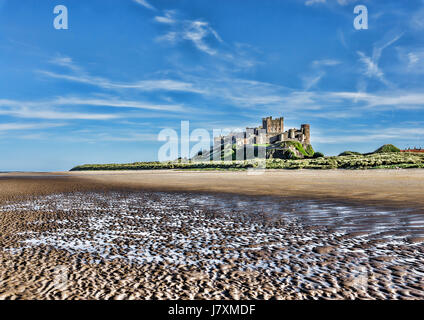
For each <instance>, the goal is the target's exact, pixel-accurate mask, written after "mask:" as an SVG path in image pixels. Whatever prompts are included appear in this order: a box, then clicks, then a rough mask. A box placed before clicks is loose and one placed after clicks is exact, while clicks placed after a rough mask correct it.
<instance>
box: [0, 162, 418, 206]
mask: <svg viewBox="0 0 424 320" xmlns="http://www.w3.org/2000/svg"><path fill="white" fill-rule="evenodd" d="M90 190H103V191H108V190H129V191H131V190H146V191H157V192H195V193H220V194H240V195H248V196H276V197H281V198H293V199H299V200H307V199H310V200H320V201H330V202H332V201H342V202H349V203H356V204H359V205H375V206H379V207H401V208H405V207H409V208H417V209H418V210H419V211H422V210H423V209H424V198H423V197H422V190H424V170H421V169H408V170H385V169H383V170H382V169H377V170H306V169H305V170H265V171H263V172H262V173H260V174H257V175H255V174H253V175H252V174H249V173H248V172H247V171H183V170H142V171H131V170H129V171H73V172H52V173H31V174H29V173H3V174H0V200H1V198H2V197H3V198H4V197H6V198H8V197H15V196H23V197H26V196H32V195H47V194H53V193H61V192H74V191H77V192H84V191H90ZM0 202H1V201H0Z"/></svg>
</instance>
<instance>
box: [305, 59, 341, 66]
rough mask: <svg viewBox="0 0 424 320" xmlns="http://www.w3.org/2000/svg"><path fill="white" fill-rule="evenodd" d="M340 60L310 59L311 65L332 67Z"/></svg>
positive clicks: (339, 62)
mask: <svg viewBox="0 0 424 320" xmlns="http://www.w3.org/2000/svg"><path fill="white" fill-rule="evenodd" d="M341 63H342V62H341V61H339V60H336V59H322V60H314V61H312V65H313V66H315V67H322V66H323V67H332V66H337V65H339V64H341Z"/></svg>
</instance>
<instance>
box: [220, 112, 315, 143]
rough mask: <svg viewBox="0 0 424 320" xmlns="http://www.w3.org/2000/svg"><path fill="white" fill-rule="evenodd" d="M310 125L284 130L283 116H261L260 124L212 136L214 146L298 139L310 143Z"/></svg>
mask: <svg viewBox="0 0 424 320" xmlns="http://www.w3.org/2000/svg"><path fill="white" fill-rule="evenodd" d="M310 130H311V128H310V125H309V124H302V125H301V127H300V129H289V130H287V131H284V118H283V117H280V118H277V119H272V117H267V118H262V126H259V127H256V128H246V131H244V132H232V133H230V134H228V135H226V136H219V137H214V147H219V146H221V145H223V144H227V143H232V144H235V145H237V146H243V145H246V144H273V143H277V142H283V141H298V142H300V143H301V144H302V145H304V146H307V145H310V144H311V136H310V132H311V131H310Z"/></svg>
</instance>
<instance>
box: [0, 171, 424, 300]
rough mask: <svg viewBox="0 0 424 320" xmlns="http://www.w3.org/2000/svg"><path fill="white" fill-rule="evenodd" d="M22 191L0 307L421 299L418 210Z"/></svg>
mask: <svg viewBox="0 0 424 320" xmlns="http://www.w3.org/2000/svg"><path fill="white" fill-rule="evenodd" d="M25 181H26V185H27V186H28V188H31V186H32V187H34V190H35V191H33V193H31V194H30V195H26V196H24V195H22V196H21V197H20V198H19V197H18V198H19V199H18V198H16V197H14V196H13V194H14V192H9V193H7V192H3V193H4V194H6V196H4V197H3V200H2V201H1V202H0V203H1V204H0V228H1V233H0V234H1V235H0V245H1V248H2V251H1V252H0V270H1V271H0V298H2V299H17V298H21V299H33V298H38V299H54V298H59V299H60V298H68V299H111V298H114V299H316V298H321V299H324V298H325V299H351V298H361V299H422V298H424V281H423V280H424V245H423V241H424V238H423V237H422V232H423V224H424V223H423V220H422V218H421V215H420V212H418V211H417V208H399V207H393V208H390V209H389V208H387V207H385V208H382V207H381V208H380V207H363V206H355V205H351V204H345V203H340V202H337V203H336V202H328V201H327V202H323V201H317V200H299V199H297V200H295V199H290V198H284V199H281V198H278V199H277V198H272V197H252V196H250V197H245V196H229V195H227V196H224V195H217V194H215V195H211V194H209V195H207V194H197V193H172V192H156V191H155V192H154V191H137V190H124V189H119V188H117V187H116V186H114V187H113V188H109V189H108V188H105V189H104V190H99V189H101V187H102V186H101V184H92V185H89V184H86V185H84V184H81V185H77V184H75V183H76V182H75V181H74V182H73V183H72V184H69V183H67V182H66V179H65V180H64V182H61V181H62V180H60V179H59V180H55V181H56V182H57V184H56V186H55V187H52V186H51V185H50V183H51V182H49V181H47V180H45V181H44V182H43V183H42V184H41V185H40V184H38V187H39V188H41V187H42V188H44V189H43V190H44V191H43V195H37V188H36V187H35V186H36V185H37V183H36V182H33V185H31V182H30V181H28V180H25ZM21 182H22V181H21ZM56 182H55V183H56ZM13 183H15V184H16V185H14V186H15V187H16V186H20V184H19V183H20V182H19V181H14V182H13ZM38 183H39V182H38ZM50 188H51V189H52V190H53V189H55V188H56V189H59V190H62V191H60V192H51V189H50ZM82 189H83V190H82ZM90 189H91V190H90ZM9 190H12V191H13V185H10V186H9ZM39 192H41V191H39Z"/></svg>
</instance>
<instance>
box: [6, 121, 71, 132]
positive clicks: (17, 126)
mask: <svg viewBox="0 0 424 320" xmlns="http://www.w3.org/2000/svg"><path fill="white" fill-rule="evenodd" d="M65 125H66V124H65V123H18V122H13V123H11V122H9V123H0V131H2V132H4V131H11V130H15V131H18V130H28V129H32V130H34V129H37V130H41V129H47V128H57V127H63V126H65Z"/></svg>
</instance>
